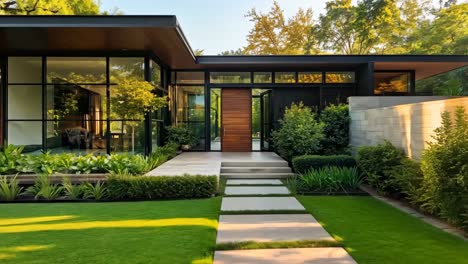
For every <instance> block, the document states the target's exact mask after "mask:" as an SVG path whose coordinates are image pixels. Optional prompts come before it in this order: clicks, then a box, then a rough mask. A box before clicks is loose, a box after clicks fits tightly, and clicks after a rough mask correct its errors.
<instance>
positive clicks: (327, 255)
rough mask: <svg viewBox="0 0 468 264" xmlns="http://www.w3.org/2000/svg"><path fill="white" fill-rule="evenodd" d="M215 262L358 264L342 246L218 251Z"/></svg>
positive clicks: (218, 263)
mask: <svg viewBox="0 0 468 264" xmlns="http://www.w3.org/2000/svg"><path fill="white" fill-rule="evenodd" d="M213 263H214V264H238V263H242V264H285V263H287V264H299V263H301V264H303V263H314V264H356V263H357V262H356V261H354V260H353V258H352V257H351V256H350V255H349V254H348V252H346V251H345V250H344V249H343V248H340V247H329V248H283V249H253V250H227V251H216V252H215V255H214V261H213Z"/></svg>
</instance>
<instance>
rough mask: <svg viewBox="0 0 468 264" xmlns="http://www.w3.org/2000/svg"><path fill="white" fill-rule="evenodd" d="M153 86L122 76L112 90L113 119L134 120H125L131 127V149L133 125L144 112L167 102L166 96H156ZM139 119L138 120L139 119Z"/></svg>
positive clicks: (135, 124)
mask: <svg viewBox="0 0 468 264" xmlns="http://www.w3.org/2000/svg"><path fill="white" fill-rule="evenodd" d="M153 90H154V86H153V85H151V84H150V83H149V82H146V81H140V80H136V79H134V78H122V79H121V80H120V81H119V84H118V85H117V86H115V87H114V88H113V90H112V93H113V96H111V99H110V100H111V113H112V114H114V115H116V116H114V117H111V118H113V119H122V120H134V121H125V124H124V125H126V126H129V127H130V128H131V129H132V151H133V152H134V151H135V126H137V125H138V124H139V123H140V122H141V120H144V118H145V114H146V113H149V112H152V111H156V110H158V109H160V108H162V107H164V106H165V105H166V104H167V99H166V97H157V96H156V95H155V94H154V93H153ZM139 120H140V121H139Z"/></svg>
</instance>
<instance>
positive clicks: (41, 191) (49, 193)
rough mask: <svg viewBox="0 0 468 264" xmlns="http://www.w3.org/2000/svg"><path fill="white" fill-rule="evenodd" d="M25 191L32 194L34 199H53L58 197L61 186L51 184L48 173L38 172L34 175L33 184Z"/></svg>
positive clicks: (61, 189) (60, 192)
mask: <svg viewBox="0 0 468 264" xmlns="http://www.w3.org/2000/svg"><path fill="white" fill-rule="evenodd" d="M26 191H27V193H29V194H32V195H34V198H35V199H40V198H43V199H46V200H54V199H57V198H58V197H60V195H61V194H62V191H63V187H62V186H60V185H58V184H52V183H51V180H50V175H48V174H40V175H38V176H37V177H36V180H35V182H34V185H33V186H31V187H29V188H27V189H26Z"/></svg>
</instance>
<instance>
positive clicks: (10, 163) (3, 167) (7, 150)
mask: <svg viewBox="0 0 468 264" xmlns="http://www.w3.org/2000/svg"><path fill="white" fill-rule="evenodd" d="M23 149H24V147H22V146H13V145H8V146H5V147H3V148H2V150H1V151H0V174H13V173H16V172H17V167H18V161H20V160H21V159H23V154H21V153H22V152H23Z"/></svg>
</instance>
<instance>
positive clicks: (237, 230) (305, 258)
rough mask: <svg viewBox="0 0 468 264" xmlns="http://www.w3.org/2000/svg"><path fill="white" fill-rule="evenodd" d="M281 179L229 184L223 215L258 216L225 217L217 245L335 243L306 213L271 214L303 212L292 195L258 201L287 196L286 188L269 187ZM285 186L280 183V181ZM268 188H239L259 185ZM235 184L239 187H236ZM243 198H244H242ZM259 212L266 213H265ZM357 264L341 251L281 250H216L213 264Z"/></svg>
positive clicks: (341, 249)
mask: <svg viewBox="0 0 468 264" xmlns="http://www.w3.org/2000/svg"><path fill="white" fill-rule="evenodd" d="M278 181H279V180H272V179H262V180H258V179H252V180H250V179H242V180H228V181H227V186H226V190H225V193H226V195H240V196H243V197H223V200H222V204H221V211H222V212H233V211H258V212H256V214H242V212H239V214H235V215H223V213H222V212H221V215H220V217H219V224H218V235H217V238H216V243H217V244H220V243H235V242H246V241H253V242H260V243H261V242H281V241H301V240H312V241H334V239H333V237H331V236H330V234H328V232H327V231H326V230H325V229H324V228H323V227H322V226H321V225H320V224H319V223H318V222H317V220H315V218H314V217H313V216H311V215H310V214H308V213H292V214H272V213H271V211H270V210H272V211H274V210H286V211H287V210H291V211H305V208H304V207H303V206H302V204H301V203H299V201H298V200H297V199H296V198H295V197H293V196H287V197H268V196H266V197H263V196H262V197H258V196H256V195H270V194H286V195H287V194H289V190H287V188H286V187H285V186H280V185H278V186H271V185H272V182H273V183H274V184H278ZM279 183H281V181H279ZM261 184H265V185H268V186H238V185H261ZM236 185H237V186H236ZM244 195H245V196H244ZM261 211H265V213H264V214H262V212H261ZM236 263H243V264H259V263H260V264H263V263H264V264H266V263H268V264H276V263H278V264H279V263H281V264H283V263H288V264H299V263H316V264H356V262H355V261H354V260H353V258H352V257H351V256H350V255H349V254H348V253H347V252H346V251H345V250H344V249H343V248H341V247H322V248H279V249H254V250H226V251H216V252H215V256H214V264H236Z"/></svg>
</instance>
